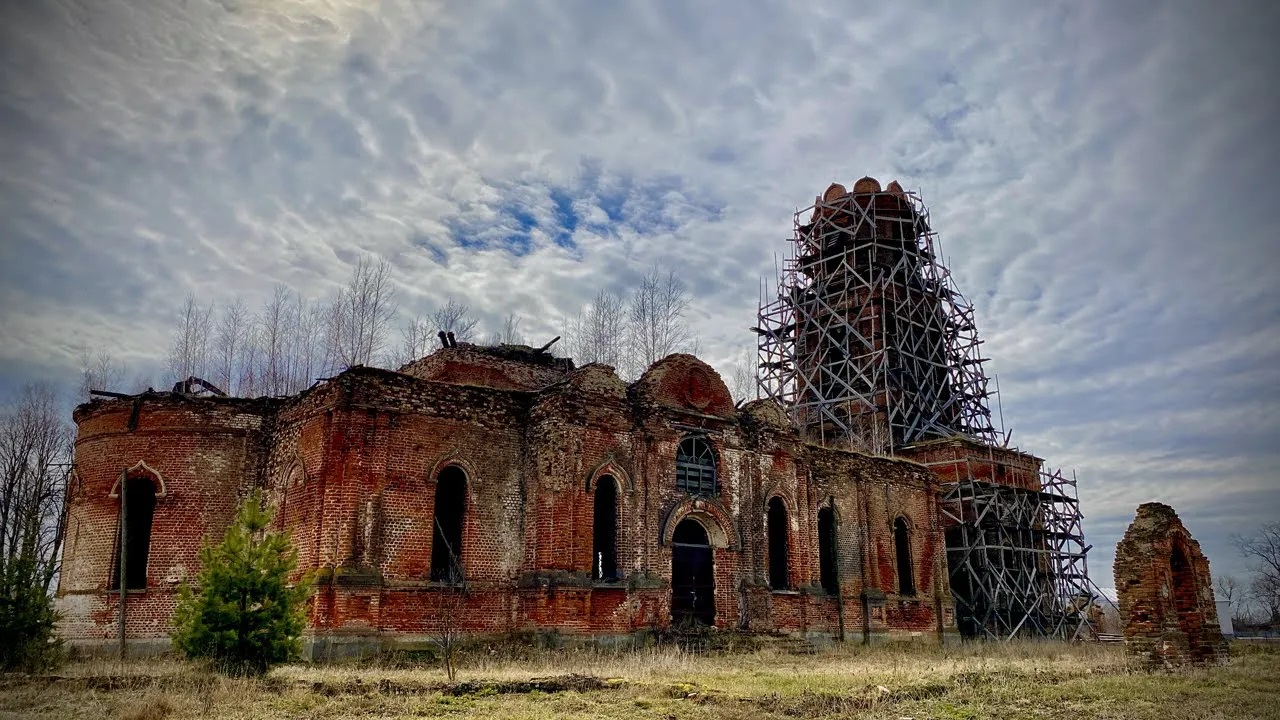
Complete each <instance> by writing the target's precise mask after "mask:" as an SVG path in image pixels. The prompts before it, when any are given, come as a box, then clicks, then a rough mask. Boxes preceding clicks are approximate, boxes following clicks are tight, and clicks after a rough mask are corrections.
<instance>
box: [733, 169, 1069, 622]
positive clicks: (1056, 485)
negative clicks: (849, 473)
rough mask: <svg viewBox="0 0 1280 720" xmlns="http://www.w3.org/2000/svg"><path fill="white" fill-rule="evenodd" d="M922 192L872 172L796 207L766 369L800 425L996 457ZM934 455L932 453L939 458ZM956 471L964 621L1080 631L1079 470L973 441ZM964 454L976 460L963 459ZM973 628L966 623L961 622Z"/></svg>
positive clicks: (955, 526) (763, 344) (957, 584)
mask: <svg viewBox="0 0 1280 720" xmlns="http://www.w3.org/2000/svg"><path fill="white" fill-rule="evenodd" d="M940 255H941V249H940V244H939V241H938V237H937V235H936V233H935V232H934V231H933V229H932V228H931V225H930V221H929V213H928V210H927V208H926V207H925V206H924V203H923V202H922V201H921V200H920V197H919V195H918V194H917V193H914V192H908V191H904V190H903V189H902V188H901V187H900V186H899V185H898V184H897V183H896V182H894V183H890V184H889V186H888V188H886V189H884V190H881V189H880V185H879V183H877V182H876V181H875V180H873V179H871V178H863V179H862V180H859V181H858V182H857V183H856V184H855V185H854V188H853V191H852V192H847V191H846V190H845V188H844V187H843V186H841V185H838V184H833V185H832V186H831V187H830V188H828V189H827V191H826V193H824V194H823V196H821V197H819V198H816V199H815V201H814V204H813V205H812V206H810V207H808V208H805V209H803V210H799V211H797V212H796V213H795V215H794V231H793V234H792V238H791V240H790V244H789V251H788V254H787V256H786V258H785V259H784V260H783V263H782V265H781V267H780V268H778V273H777V278H776V283H775V285H774V286H773V290H772V291H771V290H770V289H769V286H768V285H766V286H764V287H763V288H762V293H761V298H760V308H759V312H758V315H757V321H758V324H757V327H754V328H752V330H753V331H754V332H755V333H756V334H757V336H758V351H759V371H758V375H757V383H758V385H759V388H760V390H761V391H762V392H763V393H764V394H765V395H767V396H768V397H771V398H773V399H774V400H776V401H778V402H779V403H780V404H781V405H782V406H783V407H784V408H786V409H787V411H788V412H789V414H790V416H791V419H792V421H793V423H794V424H795V426H796V427H797V428H798V429H799V431H800V432H801V434H802V436H803V437H804V438H805V439H806V440H808V441H810V442H814V443H817V444H820V445H824V446H827V447H835V448H842V449H850V450H858V451H861V452H867V453H872V454H880V455H896V454H901V452H902V451H904V450H906V449H907V448H908V447H909V446H911V445H914V444H920V443H925V442H928V441H931V440H937V439H942V438H954V437H957V436H959V437H963V438H966V439H968V440H970V441H973V442H976V443H978V447H980V448H981V447H985V448H986V452H985V453H981V455H985V456H987V457H985V458H980V457H974V458H973V459H974V461H975V462H976V461H979V460H981V461H983V462H984V463H988V465H987V467H988V468H990V467H993V466H992V465H990V464H989V463H994V462H995V460H994V457H993V454H994V453H993V450H994V448H996V447H1004V448H1006V449H1007V446H1008V441H1009V438H1008V435H1004V434H1002V433H1001V432H999V431H997V430H996V429H995V427H994V426H993V424H992V419H991V410H990V408H989V405H988V398H989V397H990V393H989V392H988V389H987V377H986V375H985V373H984V371H983V363H984V362H986V358H983V357H981V353H980V346H981V344H982V340H981V338H979V337H978V332H977V327H976V323H975V322H974V311H973V306H972V305H971V304H969V302H968V301H967V300H966V299H965V298H964V296H963V295H962V294H961V293H960V292H959V289H958V288H957V287H956V285H955V282H954V280H953V279H952V276H951V273H950V272H949V271H948V270H947V268H946V267H945V265H944V264H943V263H942V262H941V259H940ZM926 464H928V463H926ZM944 464H954V465H956V467H953V468H951V469H950V470H951V473H950V474H943V476H944V477H951V478H957V480H956V481H954V482H949V483H944V485H943V488H942V489H943V511H944V515H945V517H946V519H947V520H948V521H949V523H951V524H952V527H950V528H949V529H948V530H947V555H948V565H949V567H950V579H951V587H952V593H953V595H954V596H955V600H956V606H957V618H958V619H960V620H961V621H962V622H963V623H965V624H967V625H968V627H967V630H968V632H967V634H969V635H973V636H982V637H991V638H1000V639H1009V638H1013V637H1017V636H1019V635H1034V636H1049V637H1061V638H1065V639H1075V638H1078V637H1080V636H1081V635H1082V634H1083V633H1087V632H1090V631H1091V627H1090V625H1089V622H1088V608H1089V604H1090V602H1091V600H1092V595H1091V594H1090V593H1089V588H1090V583H1089V580H1088V573H1087V569H1086V563H1085V555H1086V553H1087V551H1088V548H1087V547H1086V546H1085V545H1084V536H1083V531H1082V529H1081V515H1080V510H1079V503H1078V501H1077V497H1076V483H1075V478H1074V475H1073V476H1072V477H1071V479H1069V480H1068V479H1067V478H1066V476H1064V475H1063V474H1062V473H1061V472H1060V471H1054V472H1045V471H1043V470H1041V471H1040V473H1039V477H1038V481H1031V482H1028V483H1027V487H1021V486H1018V485H1016V484H1012V483H1004V482H991V481H989V480H984V479H980V477H975V474H974V473H973V468H972V467H970V461H969V459H968V457H966V458H963V459H958V460H945V461H938V462H936V463H934V464H933V466H934V467H935V468H937V467H938V466H940V465H944ZM960 464H963V467H960ZM964 629H966V628H965V627H962V630H964Z"/></svg>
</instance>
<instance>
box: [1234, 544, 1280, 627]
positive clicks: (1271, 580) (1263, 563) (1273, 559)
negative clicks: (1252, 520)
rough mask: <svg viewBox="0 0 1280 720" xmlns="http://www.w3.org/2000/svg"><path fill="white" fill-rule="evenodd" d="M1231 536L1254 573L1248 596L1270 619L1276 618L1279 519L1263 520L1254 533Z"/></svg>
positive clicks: (1278, 606)
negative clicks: (1264, 521)
mask: <svg viewBox="0 0 1280 720" xmlns="http://www.w3.org/2000/svg"><path fill="white" fill-rule="evenodd" d="M1231 540H1232V542H1233V543H1234V544H1235V546H1236V549H1237V550H1239V551H1240V554H1241V555H1243V556H1244V557H1245V559H1246V560H1248V561H1249V569H1250V570H1253V572H1254V573H1255V575H1254V577H1253V580H1252V581H1251V582H1250V583H1249V593H1248V595H1249V599H1250V600H1252V601H1253V602H1255V603H1257V604H1258V605H1260V606H1261V607H1262V608H1263V610H1264V611H1266V612H1267V613H1268V615H1269V616H1270V621H1271V622H1280V521H1271V522H1266V523H1263V524H1262V527H1260V528H1259V529H1258V532H1257V533H1256V534H1255V535H1252V536H1248V537H1246V536H1242V535H1234V536H1232V538H1231Z"/></svg>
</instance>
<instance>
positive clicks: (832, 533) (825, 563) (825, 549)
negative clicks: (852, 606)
mask: <svg viewBox="0 0 1280 720" xmlns="http://www.w3.org/2000/svg"><path fill="white" fill-rule="evenodd" d="M818 581H819V583H821V585H822V589H823V590H826V591H827V592H829V593H835V592H836V591H837V588H836V514H835V512H834V511H832V510H831V508H829V507H824V508H822V509H821V510H819V511H818Z"/></svg>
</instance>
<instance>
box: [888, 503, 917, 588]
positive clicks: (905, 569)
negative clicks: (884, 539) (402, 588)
mask: <svg viewBox="0 0 1280 720" xmlns="http://www.w3.org/2000/svg"><path fill="white" fill-rule="evenodd" d="M893 547H894V550H895V552H896V555H897V558H898V593H899V594H900V595H915V594H916V582H915V577H914V576H913V575H912V574H911V536H910V529H909V528H908V527H907V521H906V519H905V518H898V519H897V520H894V521H893Z"/></svg>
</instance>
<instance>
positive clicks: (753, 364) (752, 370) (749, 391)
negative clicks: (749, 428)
mask: <svg viewBox="0 0 1280 720" xmlns="http://www.w3.org/2000/svg"><path fill="white" fill-rule="evenodd" d="M759 363H760V357H759V355H757V354H756V352H755V350H754V348H744V349H743V350H742V351H741V352H740V353H738V358H737V359H736V360H735V361H734V363H733V380H732V382H733V386H732V387H731V388H730V392H731V393H732V394H733V399H734V400H735V401H736V402H739V403H741V402H750V401H751V400H757V399H759V398H760V389H759V387H758V386H757V385H756V375H757V371H758V369H759Z"/></svg>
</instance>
